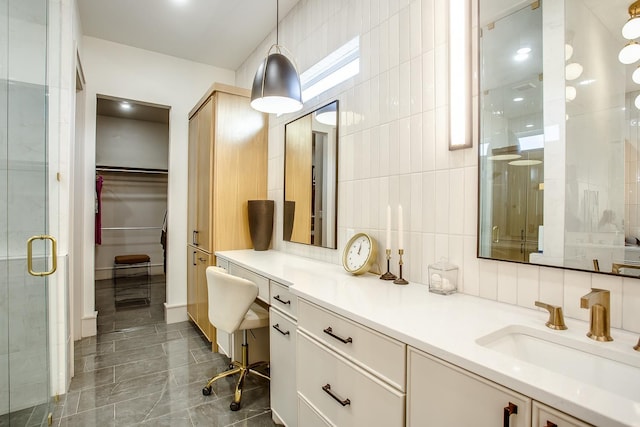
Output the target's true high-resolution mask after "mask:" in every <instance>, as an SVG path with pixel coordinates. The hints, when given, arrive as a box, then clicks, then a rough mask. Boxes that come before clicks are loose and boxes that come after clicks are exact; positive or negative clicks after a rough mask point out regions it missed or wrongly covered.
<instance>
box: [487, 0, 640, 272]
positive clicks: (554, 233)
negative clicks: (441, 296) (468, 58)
mask: <svg viewBox="0 0 640 427" xmlns="http://www.w3.org/2000/svg"><path fill="white" fill-rule="evenodd" d="M630 4H631V1H630V0H629V1H628V0H609V1H607V2H593V1H589V0H564V1H555V0H546V1H545V0H541V1H535V2H531V1H527V2H513V1H509V0H479V27H480V32H481V33H480V37H479V43H480V46H479V48H480V49H479V50H480V63H479V64H480V91H479V93H480V97H479V98H480V105H479V111H480V120H479V123H480V144H479V163H478V164H479V203H478V206H479V215H478V220H479V226H478V255H479V257H481V258H491V259H498V260H508V261H516V262H523V263H532V264H540V265H551V266H558V267H566V268H571V269H578V270H585V271H592V272H593V271H598V272H602V273H609V274H621V275H625V276H635V277H640V209H639V206H638V204H639V203H640V198H639V197H638V196H637V194H638V191H639V190H640V185H639V184H640V178H639V177H640V169H638V167H637V165H638V164H639V161H640V150H639V149H640V132H639V124H640V99H638V101H637V102H636V98H637V97H638V95H639V94H640V77H636V80H637V81H638V83H636V82H634V80H633V79H632V76H633V74H634V71H635V70H636V69H637V68H638V65H639V63H640V54H638V57H637V58H631V59H629V60H628V61H627V60H625V61H624V62H630V63H623V62H622V61H621V59H620V58H619V52H620V51H621V49H622V48H623V47H624V46H625V45H626V44H628V43H629V40H626V39H624V37H623V36H622V32H621V29H622V27H623V26H624V24H625V23H626V22H627V20H628V19H629V14H628V12H627V10H628V8H629V5H630ZM639 73H640V72H639ZM636 104H637V106H636Z"/></svg>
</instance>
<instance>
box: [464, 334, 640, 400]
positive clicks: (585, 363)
mask: <svg viewBox="0 0 640 427" xmlns="http://www.w3.org/2000/svg"><path fill="white" fill-rule="evenodd" d="M586 341H591V340H589V339H588V338H586V337H584V340H581V339H579V338H576V337H571V336H566V335H564V334H563V333H562V332H555V331H549V332H547V331H543V330H538V329H534V328H531V327H528V326H522V325H510V326H507V327H505V328H502V329H499V330H497V331H495V332H492V333H490V334H488V335H485V336H483V337H481V338H478V339H477V340H476V342H477V343H478V344H479V345H481V346H483V347H485V348H488V349H491V350H494V351H497V352H499V353H502V354H504V355H507V356H511V357H513V358H515V359H518V360H520V361H522V362H526V363H529V364H532V365H535V366H537V367H540V368H544V369H547V370H549V371H552V372H555V373H558V374H561V375H563V376H566V377H570V378H573V379H575V380H578V381H580V382H582V383H586V384H590V385H593V386H595V387H598V388H601V389H604V390H607V391H609V392H611V393H614V394H617V395H620V396H624V397H626V398H631V399H633V400H635V401H640V387H639V386H638V384H640V354H639V353H638V352H636V351H634V350H633V349H632V348H629V349H628V351H625V350H626V349H625V348H621V347H620V346H618V347H614V346H612V344H613V343H600V342H595V341H594V342H593V343H592V342H586Z"/></svg>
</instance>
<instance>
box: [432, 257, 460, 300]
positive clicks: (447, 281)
mask: <svg viewBox="0 0 640 427" xmlns="http://www.w3.org/2000/svg"><path fill="white" fill-rule="evenodd" d="M457 290H458V266H457V265H453V264H450V263H448V262H447V261H446V260H444V259H442V260H440V261H439V262H436V263H435V264H430V265H429V292H434V293H436V294H442V295H449V294H452V293H454V292H456V291H457Z"/></svg>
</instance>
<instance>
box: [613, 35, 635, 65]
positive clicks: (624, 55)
mask: <svg viewBox="0 0 640 427" xmlns="http://www.w3.org/2000/svg"><path fill="white" fill-rule="evenodd" d="M639 59H640V44H638V43H636V42H634V41H633V40H632V41H630V42H629V43H627V44H626V45H625V47H623V48H622V50H620V53H619V54H618V60H619V61H620V62H622V63H623V64H625V65H629V64H633V63H634V62H636V61H637V60H639Z"/></svg>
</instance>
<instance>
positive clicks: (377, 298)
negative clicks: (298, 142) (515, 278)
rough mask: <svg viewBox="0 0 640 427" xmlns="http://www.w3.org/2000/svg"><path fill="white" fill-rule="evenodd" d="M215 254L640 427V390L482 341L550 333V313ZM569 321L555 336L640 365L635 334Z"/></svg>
mask: <svg viewBox="0 0 640 427" xmlns="http://www.w3.org/2000/svg"><path fill="white" fill-rule="evenodd" d="M216 255H217V256H219V257H222V258H225V259H227V260H229V261H231V262H233V263H235V264H238V265H241V266H244V267H245V268H248V269H250V270H253V271H255V272H256V273H259V274H261V275H263V276H266V277H268V278H270V279H272V280H275V281H277V282H280V283H283V284H285V285H288V286H291V290H292V292H293V293H294V294H296V295H298V296H299V297H301V298H304V299H306V300H308V301H311V302H314V303H316V304H319V305H321V306H323V307H325V308H327V309H329V310H332V311H334V312H335V313H338V314H340V315H342V316H345V317H347V318H349V319H352V320H354V321H357V322H359V323H361V324H363V325H366V326H368V327H370V328H372V329H375V330H377V331H379V332H382V333H384V334H386V335H388V336H390V337H392V338H395V339H397V340H399V341H402V342H404V343H406V344H408V345H410V346H412V347H415V348H417V349H420V350H422V351H425V352H427V353H429V354H432V355H434V356H436V357H440V358H442V359H444V360H446V361H448V362H450V363H452V364H454V365H457V366H460V367H461V368H464V369H467V370H469V371H471V372H474V373H476V374H478V375H480V376H482V377H484V378H487V379H489V380H492V381H495V382H497V383H499V384H502V385H503V386H505V387H508V388H511V389H513V390H516V391H518V392H520V393H523V394H525V395H527V396H529V397H531V398H533V399H535V400H537V401H540V402H542V403H545V404H547V405H550V406H553V407H555V408H557V409H559V410H561V411H564V412H566V413H568V414H570V415H573V416H575V417H577V418H580V419H582V420H584V421H586V422H588V423H591V424H594V425H596V426H640V384H637V388H636V389H637V390H638V392H637V393H636V394H635V396H621V395H620V394H615V393H613V392H610V391H607V390H604V389H601V388H597V387H594V386H591V385H589V384H586V383H583V382H580V381H578V380H575V379H573V378H570V377H567V376H563V375H561V374H559V373H557V372H552V371H550V370H547V369H543V368H540V367H538V366H535V365H533V364H529V363H526V362H522V361H520V360H519V359H516V358H514V357H510V356H507V355H504V354H502V353H499V352H497V351H494V350H491V349H488V348H485V347H483V346H481V345H479V344H477V343H476V339H478V338H480V337H482V336H485V335H487V334H489V333H491V332H494V331H496V330H499V329H501V328H504V327H506V326H510V325H523V326H526V327H530V328H534V329H537V330H541V331H544V332H547V333H548V332H549V331H551V330H550V329H548V328H546V327H545V322H546V321H547V318H548V313H547V311H543V310H537V309H535V308H532V309H527V308H522V307H519V306H514V305H510V304H504V303H500V302H496V301H491V300H486V299H482V298H478V297H473V296H469V295H463V294H452V295H446V296H445V295H438V294H433V293H430V292H429V291H428V288H427V286H425V285H421V284H415V283H410V284H409V285H404V286H402V285H395V284H393V282H390V281H384V280H380V279H378V276H377V275H372V274H366V275H363V276H352V275H351V274H349V273H347V272H346V271H344V269H343V268H342V267H341V266H339V265H334V264H329V263H324V262H320V261H315V260H311V259H308V258H303V257H299V256H295V255H290V254H286V253H282V252H279V251H253V250H239V251H222V252H216ZM576 304H578V301H576ZM565 323H566V324H567V326H568V329H567V330H565V331H551V333H557V334H562V336H566V337H570V338H572V339H574V340H579V341H581V342H584V344H585V345H588V346H596V347H597V346H606V348H607V349H615V350H619V351H621V352H629V353H630V354H631V357H635V356H636V355H637V357H638V359H640V352H634V350H633V348H632V347H633V346H634V345H635V344H636V343H637V341H638V336H637V335H636V334H631V333H629V332H626V331H622V330H617V329H612V330H611V336H612V337H613V338H614V341H613V342H608V343H601V342H595V341H593V340H591V339H589V338H587V337H586V335H585V334H586V332H587V331H588V329H589V325H588V323H587V322H582V321H578V320H573V319H568V318H566V319H565ZM586 374H589V373H588V372H585V375H586Z"/></svg>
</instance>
